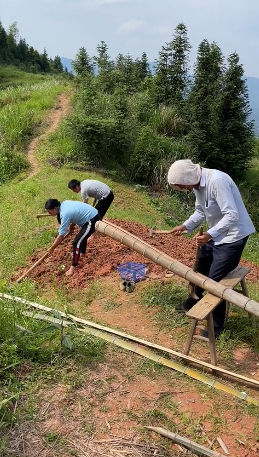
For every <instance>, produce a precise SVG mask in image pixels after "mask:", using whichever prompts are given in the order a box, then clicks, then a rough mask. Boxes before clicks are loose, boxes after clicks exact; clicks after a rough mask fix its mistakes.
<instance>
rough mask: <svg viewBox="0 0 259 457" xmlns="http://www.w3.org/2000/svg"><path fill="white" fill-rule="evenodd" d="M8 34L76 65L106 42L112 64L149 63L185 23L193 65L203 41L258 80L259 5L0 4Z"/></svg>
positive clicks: (177, 0)
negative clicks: (119, 60) (13, 29)
mask: <svg viewBox="0 0 259 457" xmlns="http://www.w3.org/2000/svg"><path fill="white" fill-rule="evenodd" d="M0 20H1V22H2V24H3V26H4V28H5V29H6V30H7V29H8V27H9V25H10V24H12V23H13V22H17V23H18V29H19V32H20V36H21V37H22V38H25V40H26V42H27V43H28V44H29V45H31V46H33V47H34V48H35V49H37V50H38V51H39V52H43V49H44V48H46V50H47V53H48V55H49V57H52V58H53V57H55V56H56V55H59V56H60V57H67V58H70V59H73V58H74V57H75V55H76V53H77V51H78V49H79V48H80V47H82V46H84V47H85V48H86V50H87V52H88V54H89V55H90V57H92V56H94V55H95V54H96V46H97V44H98V43H100V41H102V40H103V41H105V43H106V44H107V45H108V48H109V54H110V56H111V58H115V57H116V56H117V55H118V54H119V53H122V54H127V53H129V54H130V55H132V56H133V57H134V58H137V57H141V54H142V52H146V54H147V55H148V59H149V61H150V62H153V61H154V60H155V59H156V58H158V55H159V51H160V50H161V48H162V46H163V45H164V44H165V43H166V42H169V41H171V39H172V35H173V33H174V28H175V27H176V26H177V25H178V24H179V23H180V22H183V23H184V24H185V25H186V26H187V29H188V37H189V40H190V43H191V45H192V51H191V64H193V63H194V61H195V58H196V55H197V48H198V45H199V43H200V42H201V41H202V40H203V39H207V40H208V41H209V42H212V41H216V43H217V44H218V45H219V46H220V48H221V49H222V52H223V54H224V55H225V56H228V55H229V54H230V53H231V52H234V51H237V52H238V54H239V56H240V61H241V63H242V64H243V66H244V70H245V74H246V76H255V77H258V78H259V59H258V55H259V27H258V20H259V0H0Z"/></svg>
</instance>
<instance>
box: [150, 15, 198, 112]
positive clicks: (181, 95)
mask: <svg viewBox="0 0 259 457" xmlns="http://www.w3.org/2000/svg"><path fill="white" fill-rule="evenodd" d="M190 49H191V45H190V43H189V39H188V37H187V28H186V26H185V25H184V24H183V23H181V24H178V26H177V27H176V29H175V33H174V35H173V40H172V41H170V43H166V46H163V47H162V50H161V51H160V52H159V59H158V61H157V66H156V77H155V88H156V93H157V101H158V103H164V104H170V103H177V104H179V103H182V102H183V101H184V100H185V98H186V91H187V87H188V83H189V78H188V69H189V66H188V65H189V54H190Z"/></svg>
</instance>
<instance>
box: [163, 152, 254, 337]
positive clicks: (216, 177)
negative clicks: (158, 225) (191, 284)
mask: <svg viewBox="0 0 259 457" xmlns="http://www.w3.org/2000/svg"><path fill="white" fill-rule="evenodd" d="M167 180H168V183H169V184H170V186H171V187H172V188H173V189H175V190H180V191H185V190H193V192H194V194H195V197H196V202H195V212H194V213H193V214H192V215H191V216H190V217H189V218H188V219H187V220H186V221H185V222H184V223H183V224H182V225H178V226H177V227H175V228H174V229H173V230H172V233H173V235H181V234H182V233H184V232H187V233H192V232H193V230H195V229H196V228H197V227H198V226H199V225H201V224H202V223H204V222H206V224H207V227H208V228H207V230H206V231H204V232H203V235H199V234H197V235H196V236H195V240H196V245H197V246H198V247H200V248H201V249H200V254H199V262H198V268H197V272H198V273H201V274H203V275H206V276H208V277H209V278H211V279H213V280H214V281H217V282H219V281H221V279H223V278H224V277H225V276H226V275H227V274H228V273H230V272H231V271H232V270H234V268H236V267H237V266H238V263H239V260H240V258H241V255H242V252H243V249H244V247H245V245H246V242H247V239H248V237H249V235H251V234H252V233H254V232H255V228H254V226H253V223H252V221H251V219H250V216H249V214H248V212H247V210H246V208H245V205H244V202H243V200H242V197H241V194H240V192H239V190H238V187H237V186H236V184H235V183H234V181H233V180H232V179H231V177H230V176H229V175H228V174H226V173H224V172H222V171H219V170H214V169H209V168H205V167H201V166H200V165H199V164H195V163H193V162H192V161H191V160H189V159H186V160H177V161H176V162H174V163H173V164H172V165H171V167H170V169H169V171H168V178H167ZM203 292H204V291H203V289H201V288H200V287H197V286H196V287H195V294H196V295H197V296H198V297H199V299H200V298H201V297H202V295H203ZM196 302H197V300H196V299H195V298H193V297H192V296H189V297H188V298H187V299H186V300H185V301H184V302H182V303H179V305H177V306H176V308H175V309H176V311H180V312H181V311H187V310H189V309H191V308H192V307H193V306H194V305H195V303H196ZM225 313H226V302H225V301H222V302H221V303H220V305H219V306H217V308H216V309H215V310H214V311H213V321H214V330H215V336H219V335H220V333H221V331H222V329H223V325H224V320H225ZM203 336H207V334H206V332H204V335H203Z"/></svg>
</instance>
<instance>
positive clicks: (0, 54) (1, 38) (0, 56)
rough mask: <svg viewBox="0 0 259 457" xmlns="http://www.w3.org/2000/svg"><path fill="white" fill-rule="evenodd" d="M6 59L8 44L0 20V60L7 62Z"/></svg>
mask: <svg viewBox="0 0 259 457" xmlns="http://www.w3.org/2000/svg"><path fill="white" fill-rule="evenodd" d="M7 60H8V46H7V36H6V31H5V29H4V27H3V25H2V22H1V21H0V62H7Z"/></svg>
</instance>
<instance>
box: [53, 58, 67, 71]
mask: <svg viewBox="0 0 259 457" xmlns="http://www.w3.org/2000/svg"><path fill="white" fill-rule="evenodd" d="M52 70H53V71H54V72H55V73H63V71H64V70H63V65H62V62H61V58H60V57H59V56H55V57H54V60H53V65H52Z"/></svg>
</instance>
